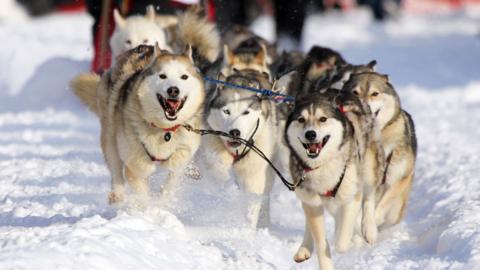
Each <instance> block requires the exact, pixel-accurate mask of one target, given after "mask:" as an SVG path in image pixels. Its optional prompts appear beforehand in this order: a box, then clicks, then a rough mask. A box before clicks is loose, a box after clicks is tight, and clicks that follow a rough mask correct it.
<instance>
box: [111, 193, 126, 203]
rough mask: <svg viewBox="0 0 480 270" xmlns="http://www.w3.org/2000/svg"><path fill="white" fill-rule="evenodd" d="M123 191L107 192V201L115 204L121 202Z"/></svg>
mask: <svg viewBox="0 0 480 270" xmlns="http://www.w3.org/2000/svg"><path fill="white" fill-rule="evenodd" d="M123 199H124V198H123V193H120V192H115V191H112V192H110V193H109V194H108V203H109V204H116V203H121V202H123Z"/></svg>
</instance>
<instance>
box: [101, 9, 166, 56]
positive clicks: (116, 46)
mask: <svg viewBox="0 0 480 270" xmlns="http://www.w3.org/2000/svg"><path fill="white" fill-rule="evenodd" d="M113 19H114V21H115V30H114V31H113V34H112V37H111V38H110V47H111V49H112V59H113V60H115V59H116V58H117V57H118V56H119V55H120V54H122V53H124V52H126V51H128V50H130V49H133V48H135V47H137V46H139V45H141V44H143V45H152V46H153V45H155V43H158V44H159V46H160V48H162V49H163V50H168V51H172V48H171V47H170V46H169V45H168V43H167V36H166V33H165V31H164V29H163V28H162V27H160V25H159V24H157V22H156V14H155V8H154V7H153V6H152V5H150V6H148V7H147V13H146V15H145V16H142V15H134V16H130V17H128V18H124V17H122V15H120V12H119V11H118V10H117V9H114V10H113Z"/></svg>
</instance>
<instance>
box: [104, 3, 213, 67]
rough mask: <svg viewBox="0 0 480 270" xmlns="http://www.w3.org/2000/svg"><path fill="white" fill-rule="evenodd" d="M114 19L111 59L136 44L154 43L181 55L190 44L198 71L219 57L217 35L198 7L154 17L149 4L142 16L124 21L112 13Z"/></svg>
mask: <svg viewBox="0 0 480 270" xmlns="http://www.w3.org/2000/svg"><path fill="white" fill-rule="evenodd" d="M114 20H115V24H116V28H115V31H114V33H113V35H112V37H111V39H110V46H111V48H112V55H113V57H112V59H114V60H115V58H116V57H117V56H118V55H120V54H121V53H123V52H125V51H127V50H129V49H132V48H135V47H137V46H138V45H142V44H143V45H151V46H153V45H155V44H156V43H158V45H159V47H160V48H161V49H162V50H166V51H169V52H173V53H181V52H182V51H183V49H184V48H185V46H186V45H187V44H190V45H192V47H193V49H194V51H193V58H194V59H195V62H196V64H197V65H198V66H199V68H201V69H202V68H205V66H206V65H210V64H211V63H213V62H214V61H215V60H216V59H217V58H218V54H219V52H220V34H219V33H218V31H217V29H216V27H215V25H214V24H213V23H210V22H208V21H207V19H206V17H205V16H204V15H203V14H202V9H201V8H200V7H199V6H196V5H193V6H192V7H189V8H188V9H187V10H186V11H185V12H184V13H183V14H180V15H179V16H167V15H156V13H155V8H154V7H153V6H152V5H150V6H148V7H147V13H146V15H145V16H139V15H137V16H130V17H128V18H123V17H122V16H121V15H120V13H119V12H118V10H114Z"/></svg>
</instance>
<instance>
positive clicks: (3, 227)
mask: <svg viewBox="0 0 480 270" xmlns="http://www.w3.org/2000/svg"><path fill="white" fill-rule="evenodd" d="M404 16H405V17H400V18H398V19H397V20H395V21H392V22H389V23H387V24H384V25H382V24H377V23H375V22H373V21H372V20H371V19H370V18H369V17H368V15H367V14H366V13H365V12H364V11H355V12H350V13H348V14H338V13H331V14H328V15H326V16H319V15H315V16H313V17H310V18H309V20H308V22H307V25H306V28H305V30H306V38H305V39H304V41H303V46H304V47H305V48H308V46H310V45H311V44H314V43H318V44H320V45H324V46H331V47H333V48H335V49H338V50H340V51H341V53H342V54H343V55H344V57H345V58H346V59H347V60H349V61H351V62H353V63H365V62H367V61H369V60H371V59H377V60H378V62H379V66H378V70H379V71H380V72H383V73H388V74H389V75H390V77H391V79H392V81H393V82H394V84H395V86H396V88H397V91H398V92H399V94H400V96H401V98H402V104H403V106H404V108H405V109H406V110H408V111H409V112H410V113H411V114H412V116H413V118H414V120H415V123H416V128H417V136H418V141H419V152H418V162H417V166H416V177H415V183H414V186H413V190H412V193H411V196H410V202H409V206H408V211H407V215H406V218H405V220H404V221H403V222H401V223H400V224H398V225H397V226H395V227H393V228H390V229H388V230H386V231H383V232H381V233H380V236H379V241H378V243H377V244H376V245H375V246H373V247H368V246H364V247H361V248H357V249H353V250H351V251H349V252H347V253H345V254H339V253H336V252H335V251H334V250H333V251H332V255H333V260H334V263H335V266H336V268H337V269H480V225H479V224H480V214H479V213H480V181H479V180H480V179H479V175H480V166H479V165H478V164H480V151H479V150H480V141H479V140H478V138H480V129H479V128H478V123H480V69H479V68H478V60H479V59H480V48H479V46H480V39H479V37H478V30H475V29H478V28H476V27H478V26H479V25H480V24H479V18H480V16H478V13H473V12H472V11H471V10H469V11H467V12H457V13H455V14H451V13H449V14H443V15H436V16H432V15H422V16H421V17H415V18H410V17H408V16H409V15H404ZM411 19H412V20H413V21H412V20H411ZM91 23H92V21H91V19H90V18H89V17H88V16H87V15H71V14H69V15H50V16H48V17H45V18H42V19H34V20H30V21H24V22H15V23H8V24H2V25H0V39H1V40H8V42H2V45H1V50H0V182H1V184H2V185H1V186H2V188H1V189H0V269H52V268H55V269H316V268H317V262H316V259H315V258H312V259H310V260H309V261H307V262H305V263H302V264H296V263H294V262H293V260H292V257H293V254H294V252H295V251H296V249H297V247H298V246H299V244H300V242H301V239H302V235H303V226H304V218H303V213H302V210H301V207H300V203H299V201H298V200H297V199H296V198H295V196H294V195H293V194H292V193H291V192H289V191H287V190H286V189H285V188H284V187H283V186H282V185H281V183H280V182H277V183H276V185H275V187H274V191H273V194H272V225H271V227H270V228H269V229H261V230H258V231H256V232H254V231H251V230H249V229H247V228H246V226H245V220H244V219H243V216H244V214H245V213H244V211H245V209H244V207H243V206H244V202H245V198H244V196H243V195H242V194H241V192H239V191H238V190H237V189H236V188H235V187H234V185H233V184H232V182H231V180H230V181H227V182H225V183H217V182H213V181H211V179H209V178H210V177H209V176H208V174H207V175H206V176H205V177H204V178H202V179H201V180H199V181H197V180H193V179H190V178H185V179H183V187H182V190H181V191H180V193H179V194H178V195H177V198H176V201H175V202H174V203H172V204H170V205H167V206H165V205H160V204H159V195H158V193H159V189H160V185H161V184H162V179H163V176H164V173H163V172H159V173H157V174H155V175H154V176H153V177H152V184H151V187H152V190H153V193H154V194H153V197H152V199H151V203H150V204H149V205H148V207H146V208H145V209H139V208H138V207H137V206H136V205H135V203H134V200H130V201H128V202H127V203H125V204H123V205H121V206H118V207H112V206H109V205H108V204H107V200H106V194H107V192H108V191H109V186H110V183H109V174H108V171H107V169H106V167H105V165H104V162H103V157H102V154H101V150H100V147H99V143H98V134H99V124H98V121H97V120H96V119H95V117H94V116H93V115H92V114H91V113H89V112H87V111H86V109H85V108H84V107H83V106H82V105H81V104H80V103H79V102H78V101H77V99H76V98H75V97H74V96H73V95H72V94H71V92H70V91H69V90H68V87H67V82H68V81H69V80H70V79H71V78H72V76H74V75H75V74H77V73H79V72H81V71H86V70H88V68H89V58H90V57H91V44H90V25H91ZM256 27H258V28H259V29H256V30H257V31H258V32H262V30H265V29H267V30H266V31H267V34H268V35H267V36H268V37H271V36H272V35H271V31H270V30H268V29H272V27H271V22H270V23H269V22H268V20H266V19H265V18H263V19H262V21H260V22H258V23H257V24H256ZM269 31H270V33H268V32H269ZM327 230H328V238H329V241H330V243H332V240H333V224H332V220H331V219H330V218H329V219H327ZM332 249H334V248H333V246H332Z"/></svg>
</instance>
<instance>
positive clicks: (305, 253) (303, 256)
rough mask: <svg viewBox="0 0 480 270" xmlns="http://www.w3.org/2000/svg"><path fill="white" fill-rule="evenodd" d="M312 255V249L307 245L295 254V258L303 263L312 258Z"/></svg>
mask: <svg viewBox="0 0 480 270" xmlns="http://www.w3.org/2000/svg"><path fill="white" fill-rule="evenodd" d="M311 256H312V254H311V252H310V250H308V249H307V248H306V247H300V248H299V249H298V251H297V253H296V254H295V256H293V260H294V261H295V262H297V263H301V262H304V261H306V260H308V259H310V257H311Z"/></svg>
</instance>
